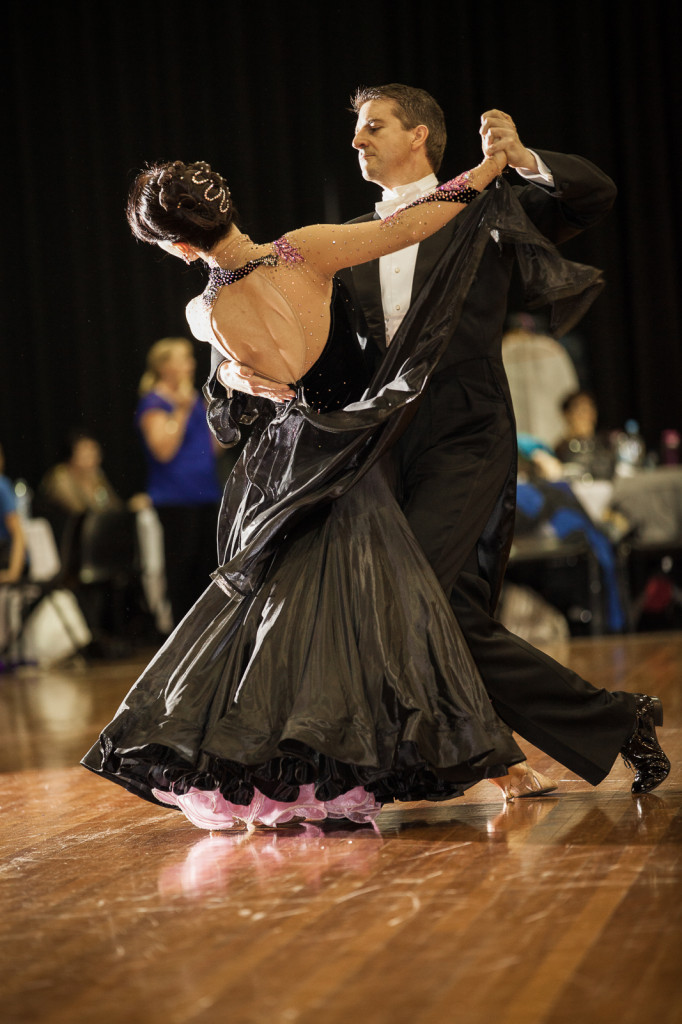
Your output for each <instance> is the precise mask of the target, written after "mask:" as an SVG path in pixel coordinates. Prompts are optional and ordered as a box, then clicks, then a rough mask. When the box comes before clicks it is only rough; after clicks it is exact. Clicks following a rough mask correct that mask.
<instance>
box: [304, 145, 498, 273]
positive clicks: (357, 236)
mask: <svg viewBox="0 0 682 1024" xmlns="http://www.w3.org/2000/svg"><path fill="white" fill-rule="evenodd" d="M505 163H506V159H505V157H504V154H497V155H496V156H495V157H486V159H485V160H483V162H482V163H480V164H479V165H478V166H477V167H474V168H473V169H472V170H470V171H467V172H466V173H464V174H460V175H459V177H458V178H454V179H453V180H452V181H446V182H445V183H444V184H442V185H439V186H438V188H437V189H436V190H435V191H434V192H431V193H429V195H427V196H423V197H422V198H421V199H417V200H415V201H414V202H413V203H410V204H409V205H408V206H405V207H404V208H403V209H401V210H398V211H397V212H396V213H394V214H392V215H391V216H390V217H386V218H385V219H384V220H372V221H365V222H363V223H361V224H312V225H310V226H309V227H305V228H299V229H298V230H296V231H290V232H288V233H287V235H286V236H285V238H286V242H287V243H289V245H290V246H291V247H292V249H293V250H294V251H295V252H297V253H298V254H300V257H302V259H303V260H305V262H306V263H307V264H308V266H309V267H312V268H314V269H315V270H317V271H318V272H319V273H321V274H323V275H329V276H331V275H332V274H334V273H336V271H337V270H340V269H341V268H342V267H352V266H356V265H357V264H358V263H367V262H369V260H375V259H378V257H380V256H385V255H387V254H388V253H391V252H397V251H398V250H400V249H404V248H406V247H407V246H409V245H415V244H416V243H417V242H421V241H423V239H424V238H427V237H428V236H429V235H433V234H434V233H435V232H436V231H439V230H440V228H442V227H445V225H446V224H447V223H448V222H449V221H451V220H452V219H453V217H456V216H457V214H458V213H460V212H461V211H462V210H463V209H464V207H465V206H466V205H468V203H470V202H472V201H473V200H474V199H475V198H476V196H477V195H478V194H479V193H480V192H482V191H483V189H484V188H485V187H486V186H487V185H489V184H490V182H491V181H492V180H493V179H494V178H495V177H496V176H497V175H498V174H500V172H501V171H502V170H503V169H504V166H505Z"/></svg>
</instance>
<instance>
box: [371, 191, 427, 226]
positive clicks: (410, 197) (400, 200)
mask: <svg viewBox="0 0 682 1024" xmlns="http://www.w3.org/2000/svg"><path fill="white" fill-rule="evenodd" d="M429 191H431V190H430V189H426V190H424V189H423V188H420V187H419V186H417V187H408V188H405V189H404V190H403V192H402V195H396V196H391V197H390V198H389V199H382V200H381V201H380V202H378V203H375V205H374V209H375V210H376V212H377V213H378V214H379V216H380V217H381V218H382V220H383V218H384V217H388V216H390V214H392V213H395V211H396V210H397V209H398V208H399V207H400V206H405V204H406V203H411V202H413V201H414V200H415V199H419V197H420V196H422V195H425V193H426V192H429Z"/></svg>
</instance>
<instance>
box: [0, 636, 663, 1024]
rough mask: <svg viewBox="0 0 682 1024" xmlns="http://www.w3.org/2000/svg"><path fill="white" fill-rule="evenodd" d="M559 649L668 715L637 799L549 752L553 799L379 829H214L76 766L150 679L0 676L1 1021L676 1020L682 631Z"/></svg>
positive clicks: (71, 673) (411, 817) (110, 674)
mask: <svg viewBox="0 0 682 1024" xmlns="http://www.w3.org/2000/svg"><path fill="white" fill-rule="evenodd" d="M550 653H552V654H554V655H555V656H557V657H559V658H560V659H561V660H563V661H564V662H567V663H569V664H570V665H571V666H572V667H574V668H575V669H576V670H577V671H579V672H581V673H582V674H584V675H587V676H588V678H591V679H593V680H594V681H598V682H599V683H601V684H602V685H605V686H607V687H608V688H609V689H620V688H624V689H631V690H646V691H647V692H653V693H658V694H659V695H660V696H661V697H662V698H663V700H664V703H665V710H666V724H665V727H664V728H663V729H662V730H661V733H660V735H661V739H662V740H663V742H664V745H665V747H666V750H667V752H668V754H669V756H670V757H671V760H672V761H673V765H674V767H673V771H672V773H671V776H670V778H669V779H668V780H667V781H666V783H664V785H663V786H661V787H660V789H659V790H657V791H656V793H654V794H650V795H649V796H647V797H644V798H642V799H639V800H637V799H634V798H633V797H632V796H631V795H630V792H629V786H630V780H631V775H630V773H629V772H628V770H627V769H626V767H625V766H624V765H623V764H622V762H620V761H619V763H618V764H617V765H616V766H615V767H614V770H613V772H612V773H611V775H610V776H609V778H608V779H607V780H606V781H605V782H604V783H603V784H602V785H601V786H600V787H599V788H598V789H592V788H591V787H590V786H588V785H587V784H585V783H583V782H582V781H581V780H579V779H578V778H577V777H575V776H573V775H571V773H569V772H567V771H566V770H565V769H564V768H562V767H561V766H560V765H557V764H556V763H554V762H552V761H550V760H549V759H548V758H547V757H545V756H544V755H542V754H540V752H538V751H535V750H533V749H532V748H529V747H528V746H527V745H525V749H527V750H528V753H529V755H530V758H531V760H532V763H533V764H534V765H535V766H536V767H538V768H539V769H540V770H542V771H544V772H546V773H547V774H549V775H551V776H553V777H554V778H555V779H556V780H558V781H559V782H560V787H559V790H558V794H557V795H554V794H553V795H552V796H549V797H544V798H540V799H533V800H523V801H516V802H515V803H512V804H508V805H506V806H505V805H504V804H503V803H502V801H501V799H500V795H499V791H497V790H496V789H495V788H494V787H493V786H492V785H490V784H488V783H481V784H479V785H478V786H476V787H474V788H473V789H472V790H471V791H470V792H469V793H468V794H467V795H466V797H464V798H463V799H461V800H458V801H452V802H450V803H447V804H438V805H433V804H426V803H422V804H395V805H393V806H391V807H386V808H385V809H384V810H383V811H382V813H381V815H380V816H379V819H378V821H377V824H376V827H374V828H371V827H353V826H349V825H339V824H336V825H334V824H328V823H324V824H323V825H319V824H316V825H312V824H309V825H292V826H285V827H283V828H279V829H277V830H256V831H253V832H246V831H242V832H235V833H214V834H207V833H204V832H200V831H198V830H196V829H194V828H193V827H192V826H191V825H189V823H188V822H187V821H185V820H184V819H183V818H182V817H181V816H180V815H179V814H177V813H175V812H173V811H171V810H166V809H163V808H160V807H155V806H152V805H151V804H147V803H144V802H143V801H140V800H138V799H136V798H135V797H133V796H131V795H130V794H128V793H126V792H125V791H124V790H122V789H120V788H119V787H117V786H113V785H110V784H109V783H106V782H104V781H103V780H101V779H97V778H95V777H94V776H92V775H90V774H89V773H88V772H86V771H85V770H84V769H82V768H80V767H78V764H77V762H78V759H79V758H80V756H82V754H83V753H84V751H85V750H86V749H87V748H88V747H89V746H90V745H91V744H92V742H94V740H95V738H96V735H97V732H98V728H99V727H100V726H101V725H102V724H104V722H105V721H107V720H108V719H109V718H110V717H111V715H112V714H113V712H114V711H115V709H116V707H117V706H118V703H119V702H120V700H121V698H122V697H123V696H124V694H125V692H126V691H127V689H128V687H129V685H130V684H131V682H132V681H133V680H134V678H135V676H136V674H137V672H138V671H139V669H140V668H141V667H142V663H141V662H140V661H135V662H132V661H130V662H117V663H115V664H109V665H107V664H100V665H97V666H95V667H88V666H80V667H79V666H78V665H76V666H69V667H65V668H62V669H60V670H51V671H46V670H36V669H22V670H20V671H18V672H15V673H13V674H7V675H3V676H0V741H1V742H0V771H1V772H2V775H1V776H0V778H1V780H2V795H1V798H0V802H1V806H2V819H1V820H2V824H3V828H2V837H1V839H0V848H1V850H2V861H1V863H2V869H1V873H2V880H3V882H4V885H3V886H2V893H3V896H2V903H1V904H0V910H1V913H0V948H1V949H2V953H3V963H4V964H5V965H6V966H5V970H4V971H3V973H2V980H1V981H0V1006H2V1008H3V1010H2V1013H3V1018H4V1019H5V1020H7V1021H8V1024H20V1022H33V1021H40V1022H50V1024H52V1022H54V1024H62V1022H63V1024H94V1022H98V1024H108V1022H113V1021H117V1022H118V1021H126V1022H127V1024H138V1022H139V1024H157V1022H158V1024H160V1022H164V1024H166V1022H168V1024H185V1022H188V1024H189V1022H192V1024H204V1022H206V1024H209V1022H210V1024H214V1022H222V1021H229V1022H230V1024H252V1022H253V1024H263V1022H267V1024H280V1022H281V1024H287V1022H296V1024H312V1022H313V1021H315V1022H316V1024H318V1022H324V1024H348V1022H351V1024H385V1022H390V1024H403V1022H405V1024H407V1022H409V1024H450V1022H457V1024H479V1022H480V1024H484V1022H485V1024H491V1022H495V1024H540V1022H543V1024H545V1022H546V1024H569V1022H570V1024H575V1022H576V1021H580V1022H581V1024H613V1022H623V1024H629V1022H632V1024H648V1022H650V1021H651V1022H653V1021H656V1022H657V1024H673V1022H677V1021H678V1020H679V1019H680V1017H681V1016H682V1012H681V1011H682V985H681V983H680V971H679V962H680V953H681V951H682V943H681V941H680V940H681V938H682V926H681V925H680V920H681V919H682V914H681V913H680V911H681V909H682V907H681V902H682V901H681V899H680V897H681V895H682V864H681V858H680V847H681V846H682V828H681V825H682V798H681V793H680V782H679V778H680V777H679V765H680V755H681V754H682V729H681V726H682V688H681V687H680V679H682V671H681V670H682V634H666V635H662V634H653V635H650V636H644V635H638V636H631V637H625V638H599V639H595V640H580V641H573V642H572V643H570V644H567V645H565V646H563V647H562V648H561V649H559V648H554V649H552V650H551V651H550Z"/></svg>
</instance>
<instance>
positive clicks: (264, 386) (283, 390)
mask: <svg viewBox="0 0 682 1024" xmlns="http://www.w3.org/2000/svg"><path fill="white" fill-rule="evenodd" d="M216 376H217V378H218V380H219V381H220V383H221V384H222V385H223V387H224V388H225V389H226V390H227V391H241V392H242V394H245V395H253V396H254V397H255V398H269V399H270V401H271V402H280V403H281V402H290V401H291V399H292V398H295V397H296V395H295V393H294V392H293V391H292V390H291V388H290V387H288V386H287V385H286V384H276V383H275V382H274V381H271V380H266V379H265V378H264V377H259V376H258V374H257V373H256V371H255V370H253V369H252V368H251V367H250V366H244V364H243V363H237V362H235V361H234V360H232V359H224V360H223V362H222V363H221V364H220V366H219V367H218V370H217V373H216Z"/></svg>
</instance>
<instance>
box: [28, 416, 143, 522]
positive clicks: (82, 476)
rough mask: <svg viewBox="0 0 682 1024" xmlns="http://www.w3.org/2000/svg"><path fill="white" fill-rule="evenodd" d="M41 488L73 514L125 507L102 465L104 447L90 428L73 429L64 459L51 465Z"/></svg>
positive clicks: (49, 498)
mask: <svg viewBox="0 0 682 1024" xmlns="http://www.w3.org/2000/svg"><path fill="white" fill-rule="evenodd" d="M40 490H41V494H42V496H43V497H44V498H45V499H47V500H48V501H50V502H52V503H54V504H56V505H58V506H59V507H60V508H62V509H63V510H64V511H65V512H68V513H71V514H72V515H82V514H83V513H85V512H102V511H104V510H107V509H112V508H123V504H124V503H123V501H122V500H121V498H119V496H118V495H117V494H116V492H115V490H114V488H113V487H112V485H111V484H110V482H109V480H108V479H107V477H106V475H105V473H104V470H103V469H102V447H101V445H100V443H99V441H98V440H97V439H96V438H95V437H93V435H92V434H89V433H88V432H87V431H84V430H83V431H81V430H76V431H73V432H72V434H71V436H70V441H69V454H68V457H67V459H66V460H65V461H64V462H60V463H58V464H57V465H56V466H53V467H52V469H49V470H48V471H47V473H46V474H45V476H44V477H43V479H42V481H41V484H40Z"/></svg>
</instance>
